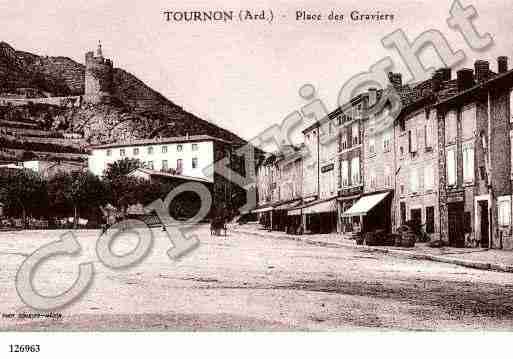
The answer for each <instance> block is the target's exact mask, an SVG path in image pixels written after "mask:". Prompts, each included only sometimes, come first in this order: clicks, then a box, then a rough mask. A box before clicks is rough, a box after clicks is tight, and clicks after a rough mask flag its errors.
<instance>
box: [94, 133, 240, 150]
mask: <svg viewBox="0 0 513 359" xmlns="http://www.w3.org/2000/svg"><path fill="white" fill-rule="evenodd" d="M199 141H214V142H224V143H231V142H230V141H226V140H223V139H222V138H218V137H213V136H209V135H195V136H182V137H162V138H145V139H136V140H129V141H124V142H114V143H110V144H104V145H96V146H90V147H89V148H90V149H93V150H95V149H105V148H116V147H128V146H144V145H160V144H172V143H187V142H199Z"/></svg>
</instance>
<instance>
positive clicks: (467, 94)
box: [436, 70, 513, 106]
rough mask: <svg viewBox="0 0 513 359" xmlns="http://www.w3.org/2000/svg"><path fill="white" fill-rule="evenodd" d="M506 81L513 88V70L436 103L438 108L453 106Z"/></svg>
mask: <svg viewBox="0 0 513 359" xmlns="http://www.w3.org/2000/svg"><path fill="white" fill-rule="evenodd" d="M494 74H495V73H493V72H491V75H492V76H494ZM505 81H509V84H508V86H509V87H512V86H513V82H512V81H513V70H509V71H507V72H505V73H502V74H496V75H495V76H494V77H491V78H489V79H488V80H487V81H484V82H479V83H477V84H476V85H475V86H472V87H471V88H469V89H467V90H465V91H461V92H459V93H457V94H455V95H453V96H449V97H447V98H445V99H443V100H441V101H438V102H437V103H436V105H437V106H441V105H451V104H453V103H454V102H456V101H459V100H463V99H466V98H472V96H473V95H474V94H476V92H478V91H480V90H482V89H486V88H488V87H489V86H491V85H496V84H497V83H499V84H500V83H501V82H505Z"/></svg>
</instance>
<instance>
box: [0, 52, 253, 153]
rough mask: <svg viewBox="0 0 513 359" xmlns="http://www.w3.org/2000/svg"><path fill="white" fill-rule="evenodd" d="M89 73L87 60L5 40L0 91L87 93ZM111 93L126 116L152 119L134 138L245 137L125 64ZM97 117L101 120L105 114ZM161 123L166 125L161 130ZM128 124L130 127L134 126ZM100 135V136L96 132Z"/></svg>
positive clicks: (116, 72)
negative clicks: (31, 49) (203, 116)
mask: <svg viewBox="0 0 513 359" xmlns="http://www.w3.org/2000/svg"><path fill="white" fill-rule="evenodd" d="M84 76H85V66H84V64H81V63H78V62H76V61H74V60H72V59H71V58H69V57H65V56H40V55H36V54H33V53H30V52H26V51H20V50H15V49H14V47H12V46H11V45H10V44H8V43H6V42H0V93H4V94H6V93H13V92H14V93H16V92H17V91H20V89H27V88H28V89H34V90H37V91H38V92H39V93H44V94H47V95H48V96H78V95H82V94H84ZM112 94H113V96H114V97H115V98H116V99H117V100H118V101H119V103H117V104H116V106H117V107H118V109H119V110H120V113H124V114H125V117H126V114H132V115H134V116H137V117H138V118H139V121H136V122H137V124H138V125H140V124H141V119H143V120H144V119H146V120H147V122H149V123H148V124H145V125H146V126H145V127H147V131H146V132H144V131H139V130H138V129H137V128H134V131H133V132H134V138H139V137H140V136H145V135H146V136H147V135H149V134H150V133H151V134H152V135H154V136H185V135H187V134H189V135H201V134H209V135H212V136H214V137H219V138H222V139H225V140H228V141H232V142H234V143H238V144H240V145H242V144H244V143H246V141H245V140H243V139H242V138H240V137H239V136H237V135H236V134H234V133H232V132H231V131H229V130H226V129H224V128H222V127H219V126H218V125H216V124H213V123H211V122H208V121H206V120H203V119H201V118H199V117H198V116H196V115H194V114H192V113H190V112H188V111H186V110H184V109H183V108H182V107H181V106H179V105H177V104H175V103H174V102H173V101H171V100H169V99H167V98H166V97H165V96H164V95H162V94H161V93H159V92H158V91H155V90H154V89H152V88H151V87H149V86H148V85H146V84H145V83H144V81H143V80H141V79H139V78H138V77H137V76H135V75H133V74H131V73H130V72H128V71H126V70H124V69H122V68H115V69H114V72H113V89H112ZM0 96H1V95H0ZM95 107H98V108H100V111H99V112H102V111H104V110H105V108H104V106H102V105H100V106H92V107H91V106H89V107H88V109H87V111H88V112H91V111H93V112H94V109H95ZM95 117H96V120H97V121H101V116H95ZM83 123H84V121H83ZM85 123H87V121H85ZM171 124H172V126H171ZM71 126H73V123H72V122H71V123H70V127H71ZM96 127H98V128H101V127H102V126H96ZM159 128H161V129H162V131H160V132H159V131H158V130H159ZM127 129H128V132H130V126H128V128H127ZM97 137H101V136H92V137H91V138H97ZM102 141H106V142H109V141H112V142H115V139H114V138H103V140H102Z"/></svg>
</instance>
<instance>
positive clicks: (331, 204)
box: [288, 197, 338, 233]
mask: <svg viewBox="0 0 513 359" xmlns="http://www.w3.org/2000/svg"><path fill="white" fill-rule="evenodd" d="M337 213H338V202H337V198H336V197H334V198H329V199H322V200H316V201H312V202H310V203H306V204H303V205H301V206H299V207H296V208H294V209H291V210H289V211H288V215H289V216H301V218H302V226H303V229H304V233H331V232H336V230H337Z"/></svg>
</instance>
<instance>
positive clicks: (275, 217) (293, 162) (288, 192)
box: [253, 146, 304, 231]
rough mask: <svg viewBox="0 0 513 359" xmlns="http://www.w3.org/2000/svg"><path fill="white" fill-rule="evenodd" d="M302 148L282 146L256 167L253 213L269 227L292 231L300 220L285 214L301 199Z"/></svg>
mask: <svg viewBox="0 0 513 359" xmlns="http://www.w3.org/2000/svg"><path fill="white" fill-rule="evenodd" d="M303 150H304V147H303V146H299V147H295V146H284V147H282V148H281V151H280V152H278V153H273V154H269V155H268V156H267V158H266V159H265V160H264V161H263V162H262V164H261V165H260V166H259V167H258V168H257V188H258V198H259V202H258V206H257V208H256V209H255V210H254V211H253V212H254V213H258V214H259V219H260V222H261V223H262V224H264V225H265V226H266V227H268V228H270V229H271V230H289V229H290V230H292V229H294V231H296V229H297V227H299V226H300V219H299V218H296V217H295V216H292V215H291V216H289V215H288V210H289V209H290V208H292V207H295V206H297V205H299V204H300V202H301V201H302V196H303V181H302V178H303V175H302V174H303Z"/></svg>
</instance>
